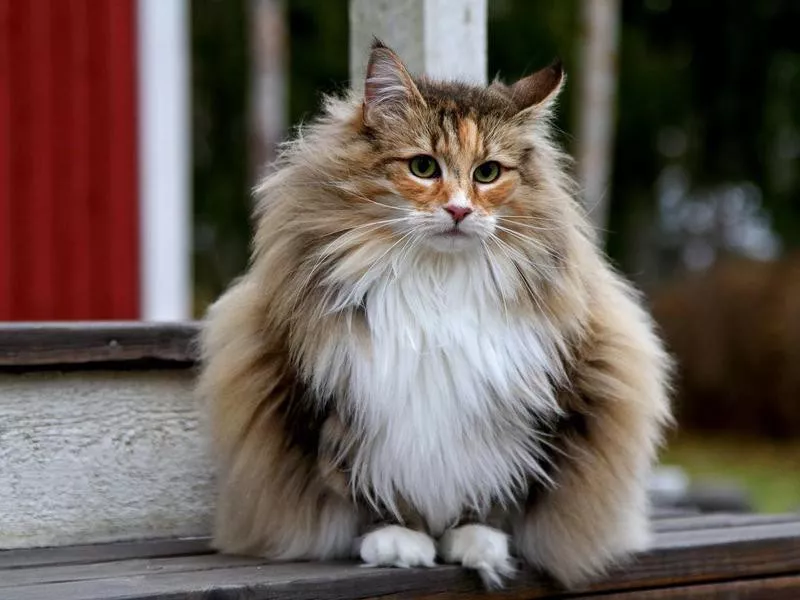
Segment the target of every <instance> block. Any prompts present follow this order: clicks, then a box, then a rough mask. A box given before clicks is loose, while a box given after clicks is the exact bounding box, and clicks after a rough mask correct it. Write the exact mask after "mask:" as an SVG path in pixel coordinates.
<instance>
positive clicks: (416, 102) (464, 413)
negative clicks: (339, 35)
mask: <svg viewBox="0 0 800 600" xmlns="http://www.w3.org/2000/svg"><path fill="white" fill-rule="evenodd" d="M563 82H564V73H563V69H562V67H561V65H560V63H555V64H553V65H551V66H549V67H546V68H544V69H541V70H540V71H537V72H536V73H534V74H532V75H530V76H528V77H526V78H523V79H521V80H519V81H518V82H516V83H514V84H513V85H510V86H507V85H504V84H502V83H501V82H499V81H495V82H494V83H492V84H491V85H490V86H488V87H477V86H472V85H467V84H464V83H458V82H440V81H433V80H431V79H427V78H424V77H412V76H411V75H410V74H409V72H408V70H407V69H406V67H405V66H404V65H403V63H402V62H401V60H400V58H399V57H398V56H397V55H396V54H395V53H394V52H393V51H392V50H391V49H389V48H388V47H386V46H385V45H384V44H382V43H381V42H380V41H377V40H376V41H375V42H374V44H373V47H372V50H371V54H370V57H369V62H368V67H367V73H366V78H365V82H364V91H363V94H362V93H360V92H355V91H350V92H349V93H347V94H345V95H343V96H342V97H330V98H327V99H326V101H325V105H324V110H323V113H322V115H321V116H320V117H318V118H317V120H316V121H314V122H313V123H311V124H310V125H309V126H307V127H306V128H305V129H304V130H301V131H300V132H299V133H298V135H297V137H296V139H294V140H293V141H291V142H288V143H287V145H286V146H285V148H284V150H283V154H282V157H281V159H280V162H279V164H278V167H277V169H276V170H275V171H274V172H273V173H272V174H270V175H269V176H268V177H267V178H266V179H265V180H264V181H263V182H262V183H261V184H260V185H259V186H258V187H257V188H256V190H255V193H256V195H257V199H258V204H257V209H256V211H255V219H256V221H257V230H256V232H255V235H254V242H253V250H252V259H251V263H250V265H249V267H248V270H247V271H246V273H245V274H244V275H243V276H242V277H240V278H239V279H238V280H237V281H235V282H234V283H233V284H232V285H231V287H230V288H229V289H228V290H227V291H226V292H225V293H224V294H223V295H222V296H221V297H220V299H218V300H217V301H216V302H215V303H214V304H213V305H212V306H211V307H210V308H209V311H208V314H207V316H206V319H205V323H204V327H203V333H202V342H201V345H202V366H201V374H200V379H199V384H198V393H199V394H200V397H201V398H202V401H203V402H204V404H205V408H206V414H207V416H208V421H209V427H210V428H211V432H212V438H213V449H214V453H215V457H216V459H217V464H218V479H219V495H218V504H217V513H216V519H215V525H214V544H215V547H216V548H218V549H219V550H222V551H224V552H229V553H238V554H242V553H244V554H253V555H260V556H264V557H268V558H270V559H274V560H316V559H320V560H321V559H334V558H344V557H350V556H360V557H361V559H362V560H363V561H364V562H365V563H366V564H368V565H375V566H396V567H431V566H433V565H434V564H435V563H436V561H437V559H438V560H440V561H443V562H447V563H458V564H461V565H463V566H464V567H466V568H470V569H475V570H477V571H478V572H479V574H480V575H481V577H482V578H483V580H484V582H485V583H486V585H487V586H488V587H499V586H502V585H503V584H504V582H505V581H506V580H507V579H508V578H509V577H512V576H513V574H514V573H515V571H516V569H517V566H518V563H519V561H520V559H522V560H523V561H525V562H527V563H528V564H530V565H532V566H533V567H537V568H540V569H543V570H545V571H546V572H548V573H550V574H551V575H552V576H553V577H555V578H556V579H557V580H558V581H560V582H561V583H562V584H564V585H565V586H568V587H574V586H577V585H581V584H583V583H585V582H587V581H589V580H591V579H592V578H593V577H594V576H596V575H599V574H601V573H602V572H603V571H605V570H606V569H607V568H608V567H609V566H610V565H611V564H614V563H616V562H618V561H620V560H622V559H624V558H625V557H626V556H627V555H629V554H630V553H632V552H635V551H638V550H642V549H644V548H646V547H647V544H648V539H649V527H648V502H647V494H646V481H647V479H648V476H649V472H650V469H651V465H652V463H653V461H654V457H655V455H656V452H657V450H658V447H659V446H660V443H661V440H662V438H663V430H664V428H665V426H666V425H668V424H669V422H670V414H671V413H670V403H669V399H668V384H669V378H670V371H671V366H670V364H671V363H670V360H669V357H668V356H667V355H666V354H665V352H664V350H663V348H662V345H661V342H660V340H659V338H658V335H657V333H656V332H655V331H654V328H653V325H652V323H651V319H650V317H649V316H648V314H647V313H646V311H645V310H644V309H643V308H642V305H641V303H640V300H639V297H638V295H637V294H636V293H635V292H634V291H633V290H632V288H631V287H630V286H629V284H627V283H626V282H625V281H624V280H623V279H622V278H621V277H620V276H618V275H617V274H615V272H614V271H613V270H612V269H611V267H610V266H609V265H608V264H607V263H606V261H605V260H604V258H603V257H602V256H601V254H600V252H599V251H598V250H597V246H596V243H595V241H594V238H593V234H592V232H591V229H590V227H589V226H588V224H587V223H588V221H587V219H586V217H585V216H584V214H583V213H582V212H581V209H580V207H579V204H578V202H577V200H576V198H575V188H574V186H573V184H572V183H571V181H570V179H569V177H568V175H567V169H566V160H567V157H566V155H565V154H564V153H562V152H561V151H560V150H559V149H558V147H557V146H556V144H555V143H554V141H553V140H552V135H551V126H550V119H551V116H552V113H553V110H554V105H555V100H556V97H557V95H558V92H559V91H560V89H561V87H562V85H563Z"/></svg>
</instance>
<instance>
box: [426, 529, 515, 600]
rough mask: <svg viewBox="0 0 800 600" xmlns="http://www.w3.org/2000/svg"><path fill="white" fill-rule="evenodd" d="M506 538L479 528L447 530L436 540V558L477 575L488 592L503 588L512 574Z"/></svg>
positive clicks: (501, 534) (508, 542)
mask: <svg viewBox="0 0 800 600" xmlns="http://www.w3.org/2000/svg"><path fill="white" fill-rule="evenodd" d="M509 546H510V540H509V536H508V534H506V533H504V532H503V531H500V530H499V529H495V528H494V527H490V526H489V525H482V524H469V525H462V526H460V527H455V528H453V529H448V530H447V531H446V532H445V533H444V535H443V536H442V537H441V539H440V540H439V554H440V555H441V557H442V560H444V561H445V562H447V563H452V564H459V565H462V566H463V567H466V568H467V569H474V570H476V571H477V572H478V574H479V575H480V576H481V579H482V580H483V583H484V585H485V586H486V587H487V588H488V589H497V588H500V587H502V586H503V581H504V579H506V578H508V577H511V576H512V575H513V574H514V571H515V569H514V561H513V559H512V557H511V550H510V547H509Z"/></svg>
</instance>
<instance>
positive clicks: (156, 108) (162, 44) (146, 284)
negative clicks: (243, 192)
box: [137, 0, 192, 321]
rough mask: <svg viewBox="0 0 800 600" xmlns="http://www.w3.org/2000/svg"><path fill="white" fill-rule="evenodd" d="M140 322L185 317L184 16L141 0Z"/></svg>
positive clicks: (182, 10) (179, 6)
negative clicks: (141, 320)
mask: <svg viewBox="0 0 800 600" xmlns="http://www.w3.org/2000/svg"><path fill="white" fill-rule="evenodd" d="M137 5H138V15H137V16H138V32H139V33H138V36H139V39H138V64H139V173H140V174H139V184H140V185H139V189H140V204H139V206H140V209H139V222H140V230H141V233H140V245H141V251H140V273H141V275H140V281H141V318H142V319H143V320H145V321H176V320H182V319H186V318H188V317H189V316H190V309H191V289H192V286H191V267H190V264H191V252H190V246H189V243H190V242H189V240H190V234H189V231H190V227H191V218H192V217H191V210H190V208H191V198H190V162H189V155H190V130H189V116H190V106H189V56H188V55H189V32H188V29H189V12H188V2H187V0H139V1H138V3H137Z"/></svg>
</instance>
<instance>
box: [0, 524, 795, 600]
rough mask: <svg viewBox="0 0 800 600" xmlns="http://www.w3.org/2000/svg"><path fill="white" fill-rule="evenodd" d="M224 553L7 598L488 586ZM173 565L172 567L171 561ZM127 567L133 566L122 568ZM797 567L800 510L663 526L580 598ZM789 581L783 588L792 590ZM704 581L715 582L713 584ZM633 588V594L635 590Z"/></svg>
mask: <svg viewBox="0 0 800 600" xmlns="http://www.w3.org/2000/svg"><path fill="white" fill-rule="evenodd" d="M220 560H221V562H220V565H221V566H223V567H224V568H220V569H209V570H205V569H203V570H194V569H197V567H198V565H200V564H207V565H213V558H207V559H203V561H195V560H193V559H188V560H187V559H185V558H178V559H165V560H163V561H159V562H158V563H156V564H158V565H159V566H160V571H157V572H146V573H140V574H134V573H136V569H137V568H138V569H139V570H141V568H142V566H141V565H138V566H137V565H133V564H123V565H120V564H117V563H110V564H109V563H106V565H105V568H106V569H107V570H106V574H108V575H109V577H104V576H103V574H102V572H94V573H90V571H89V570H83V571H81V572H80V573H79V575H78V576H83V577H86V576H92V577H97V576H98V575H99V577H100V578H96V579H88V580H87V579H83V580H74V581H61V582H58V583H32V584H31V585H17V586H11V587H7V588H5V589H3V592H2V594H1V595H2V597H3V598H9V599H17V598H18V599H20V600H22V599H25V600H29V599H31V598H44V597H51V598H61V599H64V600H77V599H78V598H80V599H82V600H93V599H100V598H108V599H110V600H113V599H121V598H140V599H153V598H189V599H192V598H198V599H199V598H208V597H209V596H208V594H210V593H212V592H213V594H214V598H215V599H216V600H224V599H228V598H231V599H233V598H241V597H242V596H246V597H247V598H251V599H253V600H256V599H258V598H282V599H292V600H300V599H303V598H309V599H310V598H319V599H321V600H338V599H343V598H366V597H378V596H385V595H387V594H397V597H417V598H428V597H430V598H433V597H435V598H437V600H447V599H449V598H453V599H455V598H466V597H470V596H472V595H475V594H477V593H478V592H479V590H480V583H479V581H478V580H477V578H476V577H475V576H474V575H473V574H471V573H467V572H464V571H462V570H461V569H459V568H454V567H441V568H437V569H434V570H410V571H407V570H396V569H365V568H361V567H359V566H357V565H354V564H311V563H298V564H271V565H249V566H241V567H231V566H230V564H231V563H230V562H226V561H229V560H230V557H220ZM170 564H171V565H172V568H169V567H168V565H170ZM180 568H189V569H193V570H191V572H189V573H188V574H187V572H180V571H178V570H177V569H180ZM126 569H127V574H123V573H125V572H126ZM51 573H52V571H51ZM797 573H800V519H798V520H795V521H794V522H792V523H783V524H772V525H765V526H745V527H735V528H728V529H712V530H708V531H702V530H699V531H698V530H692V531H689V532H681V533H665V534H660V535H659V536H658V538H657V543H656V547H655V548H654V549H653V550H652V551H651V552H648V553H646V554H644V555H642V556H641V557H640V558H639V560H637V561H636V562H635V563H633V564H631V565H628V566H627V567H625V568H621V569H618V570H617V571H615V572H614V573H612V574H611V575H610V576H609V578H608V579H607V580H605V581H603V582H600V583H598V584H597V585H594V586H592V587H590V588H587V589H585V590H581V591H580V593H577V594H575V595H574V596H572V597H589V596H592V595H596V594H606V593H609V592H617V593H619V592H623V591H627V592H628V593H626V594H625V597H632V598H638V597H641V596H639V594H640V593H643V592H642V590H654V589H659V588H669V587H674V586H676V585H682V586H689V585H697V586H701V585H705V584H709V583H711V582H715V584H717V583H716V582H720V583H721V582H730V581H734V580H740V579H748V578H756V577H760V578H774V577H778V576H784V575H796V574H797ZM29 581H35V579H33V580H29ZM786 582H790V584H791V585H796V584H795V583H794V582H791V580H790V579H786V580H784V583H786ZM781 585H783V584H780V582H778V583H774V586H776V587H775V589H777V590H779V591H780V590H782V589H783V588H782V587H781ZM791 585H789V584H786V585H784V586H783V587H785V588H786V589H793V588H792V587H791ZM787 586H788V587H787ZM686 589H690V588H688V587H687V588H686ZM704 589H706V590H711V589H712V588H711V587H710V586H707V587H706V588H704ZM723 589H724V588H723ZM730 589H732V590H735V589H738V588H735V587H732V588H730ZM634 591H635V592H636V593H635V594H633V593H631V592H634ZM555 593H556V590H554V589H553V588H552V587H548V586H547V585H546V584H544V583H543V582H542V581H541V579H539V578H538V576H537V575H536V574H535V573H531V572H525V573H523V574H521V575H520V576H519V577H518V579H517V581H515V582H514V583H512V584H511V585H510V586H509V588H508V590H507V591H506V592H505V593H504V594H503V595H502V597H503V598H506V599H512V598H519V599H522V598H543V597H547V596H548V595H553V594H555ZM781 593H783V592H781ZM787 593H788V592H787ZM621 597H622V596H621ZM652 597H654V598H658V597H660V596H657V595H655V596H652ZM664 597H683V596H680V595H677V596H675V595H672V596H664ZM688 597H698V598H704V597H713V596H708V595H705V596H704V595H698V596H688ZM767 597H772V596H767ZM779 597H780V596H779ZM783 597H791V596H783Z"/></svg>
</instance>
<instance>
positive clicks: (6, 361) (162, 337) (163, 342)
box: [0, 321, 198, 372]
mask: <svg viewBox="0 0 800 600" xmlns="http://www.w3.org/2000/svg"><path fill="white" fill-rule="evenodd" d="M197 333H198V325H197V324H196V323H194V322H185V323H140V322H135V321H129V322H120V323H114V322H102V323H100V322H91V323H47V322H46V323H14V324H5V325H3V324H0V371H4V370H6V371H8V370H12V371H15V372H19V371H26V370H33V368H37V367H45V366H46V367H49V368H55V367H59V368H61V369H64V370H74V369H80V368H84V367H86V366H88V365H97V364H104V363H115V364H116V367H117V368H119V369H135V368H141V367H146V368H152V367H154V366H166V367H174V368H181V367H188V366H191V364H192V363H194V361H195V358H196V352H197V348H196V345H195V338H196V336H197Z"/></svg>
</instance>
